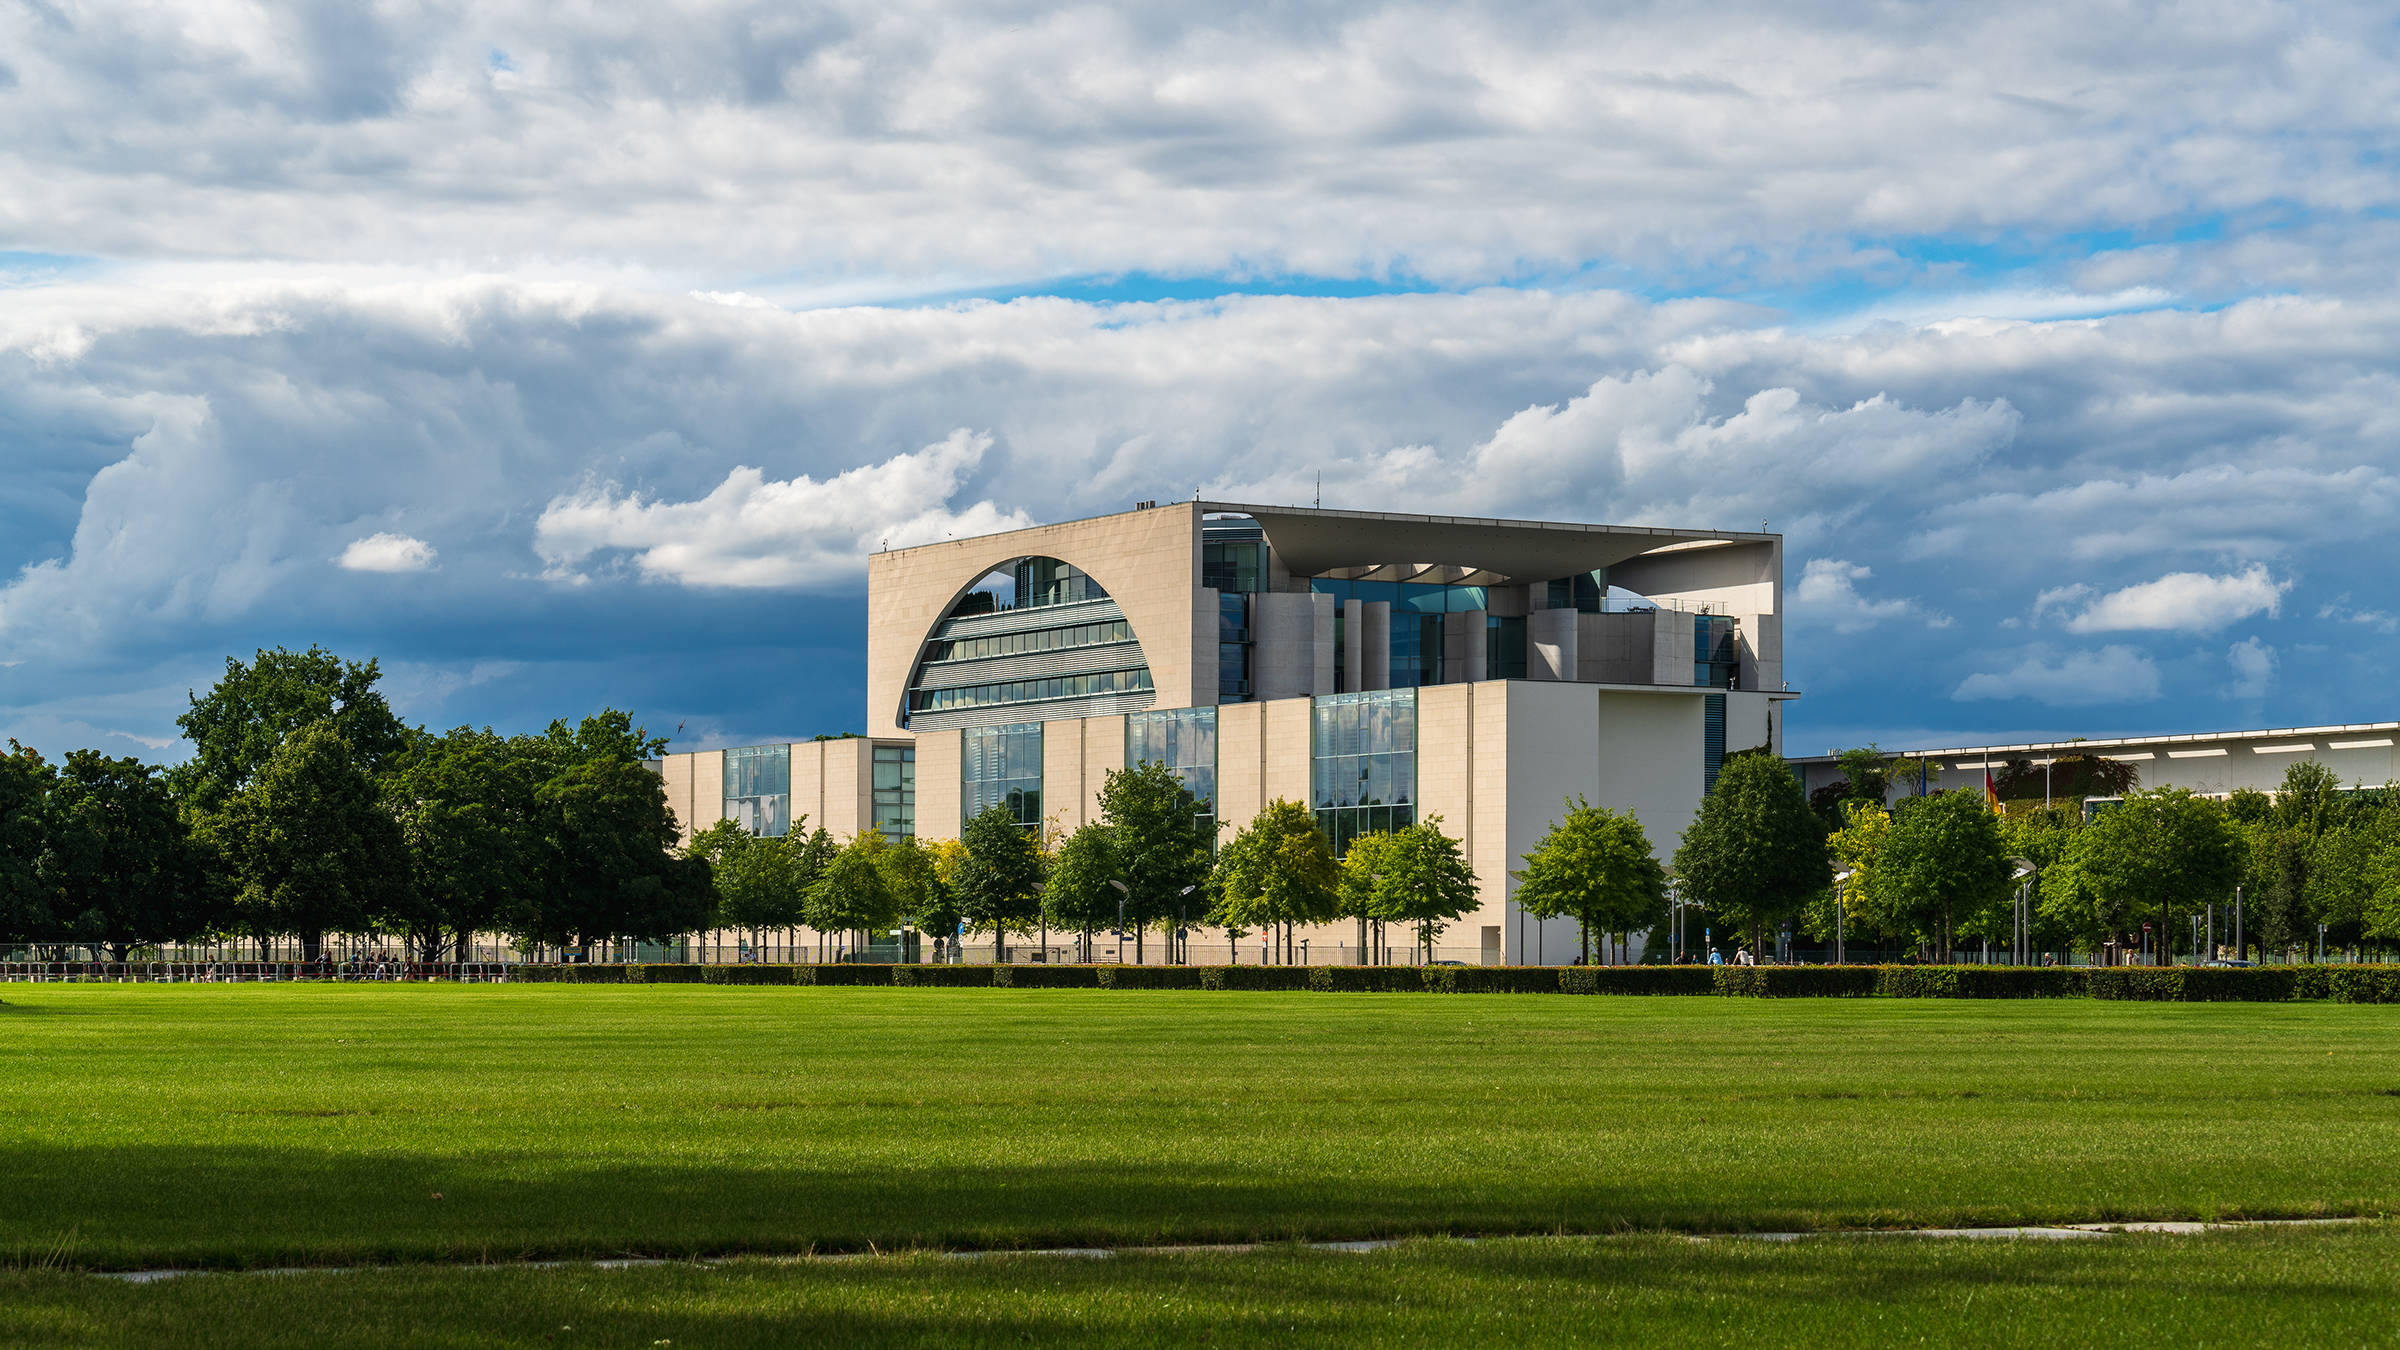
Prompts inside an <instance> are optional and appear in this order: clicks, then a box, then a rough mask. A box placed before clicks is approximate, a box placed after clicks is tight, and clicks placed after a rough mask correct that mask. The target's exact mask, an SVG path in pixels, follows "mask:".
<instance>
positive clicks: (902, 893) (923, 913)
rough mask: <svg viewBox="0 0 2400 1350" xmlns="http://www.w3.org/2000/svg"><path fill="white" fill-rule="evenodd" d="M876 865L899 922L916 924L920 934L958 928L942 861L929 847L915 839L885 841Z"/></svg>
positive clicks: (956, 911) (944, 931) (955, 903)
mask: <svg viewBox="0 0 2400 1350" xmlns="http://www.w3.org/2000/svg"><path fill="white" fill-rule="evenodd" d="M875 862H876V865H877V866H879V867H881V868H882V869H883V876H884V882H885V884H886V885H888V886H890V887H891V892H892V903H893V905H894V906H895V907H896V908H897V910H898V915H897V917H898V919H899V921H900V922H902V923H907V924H913V925H915V926H916V928H917V931H919V932H921V933H946V932H949V931H951V930H952V929H955V928H956V927H957V926H958V919H957V913H958V907H957V901H956V900H955V899H954V898H953V897H952V896H951V894H950V887H949V886H948V885H947V884H946V883H944V882H943V880H942V870H941V859H940V857H939V855H937V854H936V853H935V852H934V851H933V850H932V849H931V848H928V847H926V846H925V845H923V844H920V843H918V842H917V841H916V840H915V839H909V838H903V839H893V840H886V841H885V845H884V848H883V851H882V852H881V853H879V854H877V855H876V859H875ZM945 925H947V926H945Z"/></svg>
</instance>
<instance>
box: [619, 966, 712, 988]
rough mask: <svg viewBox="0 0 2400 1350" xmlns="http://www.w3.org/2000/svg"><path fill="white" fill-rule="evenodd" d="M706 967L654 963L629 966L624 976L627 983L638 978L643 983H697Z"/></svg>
mask: <svg viewBox="0 0 2400 1350" xmlns="http://www.w3.org/2000/svg"><path fill="white" fill-rule="evenodd" d="M706 969H708V968H707V967H706V966H692V965H666V964H660V963H654V964H651V965H647V966H634V967H632V968H630V969H629V970H627V971H626V972H625V978H626V981H627V982H628V983H631V982H634V981H637V980H638V981H640V982H641V983H643V984H698V983H700V981H701V979H702V975H701V972H702V971H704V970H706Z"/></svg>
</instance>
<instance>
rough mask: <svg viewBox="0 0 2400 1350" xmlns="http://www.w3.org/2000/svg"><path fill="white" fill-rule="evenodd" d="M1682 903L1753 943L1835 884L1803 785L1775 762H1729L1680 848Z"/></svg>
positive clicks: (1677, 852) (1677, 868) (1678, 869)
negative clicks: (1741, 932)
mask: <svg viewBox="0 0 2400 1350" xmlns="http://www.w3.org/2000/svg"><path fill="white" fill-rule="evenodd" d="M1675 874H1676V876H1677V877H1678V878H1679V879H1680V880H1681V882H1682V885H1683V893H1684V898H1685V899H1687V900H1689V901H1691V902H1692V903H1694V904H1697V905H1699V906H1701V907H1702V908H1704V909H1707V910H1708V911H1710V912H1711V913H1713V914H1715V915H1716V916H1717V917H1718V918H1720V919H1722V920H1723V921H1725V922H1726V923H1727V924H1729V925H1731V926H1733V927H1734V928H1736V929H1737V930H1739V929H1747V930H1748V931H1749V933H1750V936H1751V941H1752V942H1753V943H1754V944H1755V943H1756V942H1757V941H1758V940H1759V935H1760V933H1761V931H1762V930H1764V929H1765V928H1766V927H1767V926H1768V925H1770V924H1775V923H1780V922H1781V921H1783V920H1785V919H1788V918H1791V917H1793V916H1795V915H1797V914H1799V913H1800V912H1801V910H1802V908H1803V907H1804V906H1806V905H1807V904H1808V902H1809V901H1810V900H1811V899H1812V898H1814V897H1816V896H1817V895H1819V894H1821V893H1822V892H1823V891H1824V890H1825V888H1826V886H1827V885H1829V884H1830V883H1831V881H1832V877H1833V871H1832V868H1831V867H1830V866H1829V865H1828V858H1827V854H1826V848H1825V834H1824V831H1823V830H1822V829H1820V828H1819V827H1818V823H1817V818H1816V817H1815V816H1814V815H1813V814H1811V813H1810V811H1809V809H1808V799H1807V798H1806V797H1805V796H1803V795H1802V793H1801V791H1800V780H1799V779H1797V778H1795V777H1793V776H1792V772H1791V770H1790V769H1789V768H1787V767H1785V766H1784V765H1782V764H1779V763H1776V762H1775V761H1773V760H1771V759H1763V758H1748V759H1740V760H1733V761H1729V762H1727V763H1726V765H1725V766H1724V768H1723V769H1722V770H1721V771H1719V773H1718V774H1717V782H1716V786H1715V787H1713V788H1711V789H1710V790H1709V793H1708V795H1707V796H1706V797H1703V798H1702V799H1701V801H1700V813H1699V816H1698V818H1697V819H1695V820H1694V821H1693V822H1692V825H1691V828H1689V829H1687V830H1685V831H1684V834H1683V842H1682V844H1681V845H1680V846H1679V847H1677V848H1676V850H1675Z"/></svg>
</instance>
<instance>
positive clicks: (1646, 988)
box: [1558, 966, 1717, 994]
mask: <svg viewBox="0 0 2400 1350" xmlns="http://www.w3.org/2000/svg"><path fill="white" fill-rule="evenodd" d="M1558 982H1559V988H1560V989H1561V990H1562V991H1563V992H1566V993H1569V994H1713V993H1715V992H1717V981H1716V978H1715V976H1713V975H1712V974H1710V972H1709V968H1708V967H1707V966H1568V967H1567V968H1566V969H1564V970H1562V971H1560V972H1559V974H1558Z"/></svg>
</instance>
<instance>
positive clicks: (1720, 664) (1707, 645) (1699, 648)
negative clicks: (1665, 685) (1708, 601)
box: [1692, 614, 1742, 689]
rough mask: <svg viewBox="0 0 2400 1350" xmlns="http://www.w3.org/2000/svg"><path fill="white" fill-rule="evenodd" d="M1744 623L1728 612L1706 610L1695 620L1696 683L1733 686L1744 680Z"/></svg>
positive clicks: (1693, 621)
mask: <svg viewBox="0 0 2400 1350" xmlns="http://www.w3.org/2000/svg"><path fill="white" fill-rule="evenodd" d="M1740 634H1741V623H1740V621H1739V620H1737V619H1735V618H1733V617H1732V616H1731V615H1726V614H1702V615H1698V616H1696V617H1694V618H1693V620H1692V683H1694V684H1696V685H1699V686H1700V687H1701V688H1703V689H1731V688H1733V687H1734V686H1735V685H1737V684H1739V683H1740V682H1741V671H1742V649H1741V637H1740Z"/></svg>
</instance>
